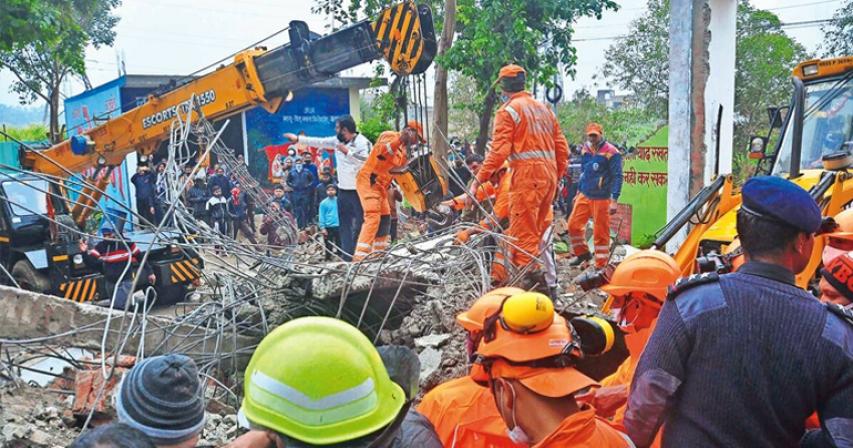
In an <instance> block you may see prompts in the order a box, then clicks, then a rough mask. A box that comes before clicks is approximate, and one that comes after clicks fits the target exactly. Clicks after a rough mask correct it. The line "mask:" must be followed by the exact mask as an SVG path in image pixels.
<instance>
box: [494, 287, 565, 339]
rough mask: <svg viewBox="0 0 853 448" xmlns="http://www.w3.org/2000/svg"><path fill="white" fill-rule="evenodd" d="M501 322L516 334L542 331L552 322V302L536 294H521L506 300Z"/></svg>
mask: <svg viewBox="0 0 853 448" xmlns="http://www.w3.org/2000/svg"><path fill="white" fill-rule="evenodd" d="M501 314H502V318H503V322H504V323H505V324H506V326H507V327H509V329H510V330H512V331H514V332H516V333H535V332H537V331H542V330H544V329H546V328H548V327H549V326H551V324H552V323H553V321H554V302H552V301H551V299H550V298H548V296H546V295H545V294H541V293H538V292H523V293H521V294H516V295H514V296H512V297H509V298H508V299H506V301H505V302H504V305H503V312H502V313H501Z"/></svg>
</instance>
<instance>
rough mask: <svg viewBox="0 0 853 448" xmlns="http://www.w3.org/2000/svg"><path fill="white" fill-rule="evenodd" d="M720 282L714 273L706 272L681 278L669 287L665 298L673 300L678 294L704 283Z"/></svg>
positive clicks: (717, 275)
mask: <svg viewBox="0 0 853 448" xmlns="http://www.w3.org/2000/svg"><path fill="white" fill-rule="evenodd" d="M718 281H720V275H719V274H717V273H716V272H706V273H704V274H694V275H691V276H689V277H682V278H680V279H678V280H676V282H675V284H674V285H672V286H670V287H669V293H668V294H667V296H666V299H667V300H674V299H675V298H676V297H677V296H678V295H679V294H681V293H683V292H684V291H687V290H688V289H690V288H694V287H696V286H699V285H704V284H706V283H714V282H718Z"/></svg>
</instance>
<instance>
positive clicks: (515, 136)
mask: <svg viewBox="0 0 853 448" xmlns="http://www.w3.org/2000/svg"><path fill="white" fill-rule="evenodd" d="M525 80H526V78H525V72H524V69H523V68H521V67H519V66H517V65H507V66H505V67H503V68H502V69H501V70H500V73H499V75H498V81H497V82H498V83H500V88H501V90H502V92H503V95H504V96H506V97H507V100H506V102H505V103H504V104H503V105H502V106H501V107H500V108H499V109H498V111H497V113H495V130H494V133H493V138H492V149H491V151H489V153H488V154H487V155H486V160H484V161H483V166H482V167H481V168H480V171H479V172H478V173H477V175H476V177H475V180H474V181H473V182H472V183H471V188H470V193H471V197H475V195H476V192H477V189H478V188H479V186H480V184H483V183H485V182H486V181H487V180H489V178H491V177H492V174H494V172H495V171H497V170H498V169H500V167H501V166H502V165H503V163H504V162H505V161H509V165H510V168H511V169H512V172H513V177H512V183H511V184H510V190H509V228H508V229H507V231H506V234H507V236H509V237H511V238H513V240H512V244H513V247H512V248H510V261H511V262H512V264H513V265H515V266H516V267H523V266H526V265H527V264H528V263H530V262H531V261H532V260H533V258H534V257H538V256H539V253H540V241H541V240H542V235H543V234H544V233H545V230H546V229H547V228H548V224H549V223H548V219H547V218H548V214H549V213H552V203H553V202H554V198H555V197H556V193H557V181H558V179H559V177H560V176H561V175H562V173H563V172H564V171H565V170H566V166H567V164H568V160H569V145H568V143H567V142H566V137H565V136H564V135H563V132H562V131H561V130H560V125H559V124H557V119H556V118H555V117H554V114H553V112H551V109H549V108H548V107H547V106H545V105H544V104H542V103H540V102H539V101H536V100H535V99H534V98H533V97H532V96H531V95H530V94H529V93H527V92H526V91H525V90H524V84H525ZM468 201H471V199H470V198H469V199H468ZM533 271H538V269H533Z"/></svg>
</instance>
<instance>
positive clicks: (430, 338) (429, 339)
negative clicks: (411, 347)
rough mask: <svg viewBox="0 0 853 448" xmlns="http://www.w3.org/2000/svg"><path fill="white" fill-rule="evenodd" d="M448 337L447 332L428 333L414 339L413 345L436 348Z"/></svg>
mask: <svg viewBox="0 0 853 448" xmlns="http://www.w3.org/2000/svg"><path fill="white" fill-rule="evenodd" d="M448 339H450V334H449V333H443V334H429V335H426V336H421V337H419V338H417V339H415V347H417V348H418V349H423V348H427V347H432V348H438V347H441V345H442V344H444V343H445V342H447V340H448Z"/></svg>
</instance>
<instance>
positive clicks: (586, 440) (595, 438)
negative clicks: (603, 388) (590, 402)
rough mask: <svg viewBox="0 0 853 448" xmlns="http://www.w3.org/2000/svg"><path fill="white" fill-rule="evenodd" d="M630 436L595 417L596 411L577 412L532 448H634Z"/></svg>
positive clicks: (589, 409)
mask: <svg viewBox="0 0 853 448" xmlns="http://www.w3.org/2000/svg"><path fill="white" fill-rule="evenodd" d="M633 446H634V444H633V443H631V442H630V439H628V436H627V435H625V434H623V433H622V432H620V431H618V430H617V429H616V428H614V427H613V426H611V425H610V424H609V423H607V421H606V420H604V419H601V418H598V417H596V416H595V409H592V408H587V409H583V410H581V411H579V412H576V413H574V414H572V415H570V416H568V417H566V419H565V420H563V421H562V423H560V426H558V427H557V429H556V430H554V432H552V433H551V434H550V435H548V437H546V438H544V439H542V440H541V441H540V442H539V443H537V444H536V445H532V446H531V448H564V447H578V448H616V447H619V448H622V447H633Z"/></svg>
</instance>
